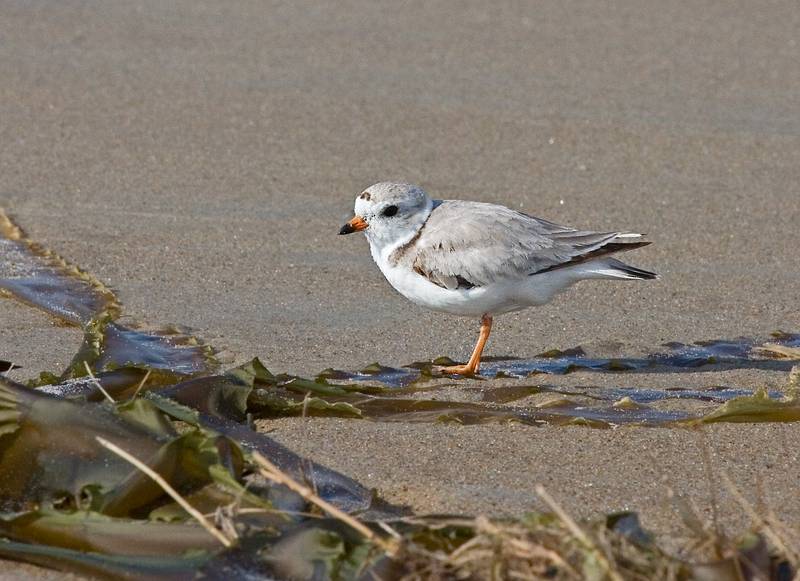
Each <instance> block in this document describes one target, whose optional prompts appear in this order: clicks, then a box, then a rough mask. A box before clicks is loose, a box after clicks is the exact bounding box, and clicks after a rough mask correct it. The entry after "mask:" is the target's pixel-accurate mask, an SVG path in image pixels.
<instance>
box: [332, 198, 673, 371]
mask: <svg viewBox="0 0 800 581" xmlns="http://www.w3.org/2000/svg"><path fill="white" fill-rule="evenodd" d="M354 214H355V215H354V216H353V218H352V219H351V220H350V221H348V222H347V223H346V224H344V226H342V227H341V229H340V230H339V234H340V235H345V234H352V233H354V232H364V234H365V235H366V238H367V241H368V242H369V248H370V252H371V254H372V258H373V260H374V261H375V263H376V264H377V265H378V268H379V269H380V271H381V272H382V273H383V275H384V276H385V277H386V280H387V281H388V282H389V284H390V285H391V286H392V287H394V289H395V290H397V291H398V292H399V293H400V294H401V295H403V296H404V297H406V298H407V299H409V300H410V301H412V302H413V303H415V304H417V305H420V306H422V307H426V308H428V309H431V310H434V311H439V312H444V313H450V314H453V315H459V316H465V317H474V318H479V319H480V332H479V334H478V340H477V343H476V344H475V348H474V349H473V351H472V355H471V356H470V358H469V361H468V362H467V363H466V364H460V365H452V366H447V367H443V368H442V369H441V372H442V373H444V374H448V375H457V376H475V375H476V374H478V372H479V369H480V363H481V355H482V354H483V350H484V347H485V346H486V342H487V340H488V339H489V334H490V333H491V330H492V321H493V318H494V317H496V316H497V315H502V314H505V313H510V312H514V311H519V310H522V309H525V308H528V307H534V306H540V305H544V304H546V303H548V302H550V301H551V300H552V299H553V297H554V296H555V295H557V294H558V293H559V292H561V291H563V290H565V289H567V288H568V287H570V286H572V285H573V284H575V283H577V282H579V281H582V280H587V279H601V280H607V279H610V280H651V279H655V278H658V275H657V274H656V273H654V272H650V271H647V270H643V269H641V268H637V267H635V266H630V265H628V264H625V263H624V262H621V261H620V260H617V259H616V258H613V257H612V255H614V254H616V253H619V252H623V251H627V250H633V249H636V248H641V247H643V246H647V245H648V244H650V243H651V242H650V241H647V240H643V239H642V238H643V235H642V234H637V233H633V232H592V231H588V230H577V229H574V228H570V227H568V226H562V225H559V224H556V223H554V222H549V221H547V220H543V219H542V218H537V217H535V216H531V215H528V214H525V213H523V212H519V211H517V210H513V209H511V208H508V207H506V206H502V205H498V204H490V203H486V202H477V201H467V200H436V199H433V198H431V197H430V196H429V195H428V194H427V193H426V192H425V191H424V190H423V189H422V188H421V187H419V186H417V185H413V184H408V183H399V182H380V183H377V184H374V185H372V186H370V187H368V188H367V189H365V190H364V191H363V192H361V193H360V194H358V195H357V196H356V200H355V205H354Z"/></svg>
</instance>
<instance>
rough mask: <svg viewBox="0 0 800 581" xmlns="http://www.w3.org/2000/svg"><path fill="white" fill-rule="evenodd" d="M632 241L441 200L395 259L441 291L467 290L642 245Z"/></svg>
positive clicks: (501, 210) (487, 207) (500, 208)
mask: <svg viewBox="0 0 800 581" xmlns="http://www.w3.org/2000/svg"><path fill="white" fill-rule="evenodd" d="M637 237H638V235H633V234H628V235H626V234H620V233H619V232H588V231H582V230H575V229H572V228H568V227H566V226H560V225H558V224H554V223H552V222H548V221H546V220H542V219H540V218H535V217H533V216H528V215H527V214H523V213H521V212H517V211H515V210H511V209H510V208H506V207H505V206H498V205H495V204H486V203H482V202H468V201H461V200H446V201H443V202H441V203H439V205H438V206H436V207H435V208H434V210H433V212H431V215H430V217H429V218H428V221H427V222H426V223H425V226H424V227H423V228H422V230H421V231H420V234H419V235H418V236H417V238H416V239H415V240H413V241H412V242H410V243H409V244H408V245H407V247H404V248H401V249H399V250H398V251H396V252H397V253H398V255H397V256H396V257H395V259H396V260H397V261H398V262H399V261H403V262H405V263H406V264H407V265H409V266H411V268H413V269H414V270H415V271H416V272H417V273H418V274H420V275H422V276H424V277H426V278H427V279H428V280H430V281H431V282H433V283H434V284H436V285H439V286H441V287H444V288H448V289H453V288H471V287H477V286H484V285H487V284H491V283H493V282H497V281H499V280H503V279H518V278H522V277H525V276H529V275H531V274H536V273H538V272H541V271H546V270H552V269H554V268H558V267H560V266H563V265H567V264H571V263H574V262H578V261H581V260H582V259H589V258H593V257H595V256H599V255H602V254H609V253H611V252H617V251H619V250H622V249H626V248H622V247H623V246H625V247H630V248H633V247H638V246H640V245H643V244H646V243H645V242H638V243H637V242H636V238H637ZM626 241H627V243H626ZM603 247H607V249H608V252H603V251H602V249H603Z"/></svg>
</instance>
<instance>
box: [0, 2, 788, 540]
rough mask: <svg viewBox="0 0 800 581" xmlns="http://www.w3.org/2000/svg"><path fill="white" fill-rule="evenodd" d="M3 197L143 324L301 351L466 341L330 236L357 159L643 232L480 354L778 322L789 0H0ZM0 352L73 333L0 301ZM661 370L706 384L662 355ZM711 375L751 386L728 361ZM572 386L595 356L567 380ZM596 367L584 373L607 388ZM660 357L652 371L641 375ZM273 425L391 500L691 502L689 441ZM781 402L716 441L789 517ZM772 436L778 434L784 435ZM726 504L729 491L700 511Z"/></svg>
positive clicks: (484, 507)
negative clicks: (551, 496) (619, 277)
mask: <svg viewBox="0 0 800 581" xmlns="http://www.w3.org/2000/svg"><path fill="white" fill-rule="evenodd" d="M2 12H3V15H2V18H0V39H1V40H0V78H2V79H3V82H2V83H1V84H0V143H2V147H0V205H3V206H5V207H6V208H8V209H9V210H10V212H12V213H13V214H14V215H15V216H16V218H17V220H18V221H19V222H20V224H22V225H23V227H24V228H26V230H27V231H28V232H29V234H30V235H31V236H32V237H33V238H34V239H36V240H38V241H40V242H43V243H44V244H46V245H48V246H50V247H51V248H53V249H56V250H57V251H58V252H60V253H61V254H63V255H64V256H67V257H69V258H70V259H72V260H73V261H75V262H76V263H78V264H80V265H82V266H83V267H84V268H86V269H87V270H89V271H91V272H92V273H94V274H96V275H97V276H98V277H99V278H100V279H102V280H103V281H105V282H107V283H108V284H110V285H111V286H113V287H114V288H116V289H117V290H118V292H119V296H120V298H121V299H122V301H123V302H124V304H125V306H126V312H127V313H128V314H129V315H131V316H133V317H134V318H136V319H138V320H141V321H144V322H146V323H151V324H160V323H170V322H172V323H180V324H185V325H189V326H191V327H194V328H195V329H197V332H198V333H199V334H201V335H202V336H205V337H209V338H213V341H214V342H215V344H217V345H220V346H225V347H227V348H228V349H229V350H230V351H232V352H233V353H235V354H236V356H237V358H238V359H239V360H243V359H245V358H248V357H251V356H254V355H259V356H261V357H262V358H263V359H264V360H265V361H266V362H267V364H268V365H269V366H270V368H272V369H273V370H276V371H289V372H294V373H302V374H310V373H313V372H315V371H318V370H320V369H322V368H325V367H329V366H333V367H339V368H357V367H360V366H362V365H364V364H367V363H370V362H372V361H380V362H382V363H385V364H390V365H401V364H404V363H407V362H410V361H414V360H419V359H425V358H430V357H433V356H437V355H441V354H448V355H451V356H453V357H456V358H459V357H464V356H465V355H467V354H468V352H469V349H470V348H471V345H472V342H473V340H474V336H475V333H476V331H477V328H476V327H477V324H476V323H475V322H474V321H469V320H460V319H456V318H452V317H448V316H444V315H439V314H432V313H429V312H427V311H424V310H421V309H419V308H416V307H414V306H411V305H410V304H409V303H407V302H406V301H405V300H404V299H403V298H402V297H399V296H398V295H396V294H395V293H394V292H393V291H392V290H391V289H390V287H389V286H388V284H386V282H385V281H384V280H383V279H382V277H381V275H380V273H379V272H378V270H377V268H376V267H375V266H374V265H373V264H372V261H371V259H370V257H369V253H368V251H367V245H366V242H365V241H364V240H363V239H359V238H357V237H356V236H352V237H348V238H339V237H337V236H336V231H337V229H338V226H339V225H340V224H341V222H342V221H343V220H344V219H346V218H347V217H348V216H349V214H350V209H351V207H352V200H353V197H354V196H355V195H356V194H357V193H358V192H359V191H361V189H362V188H364V187H365V186H367V185H369V184H371V183H373V182H375V181H379V180H383V179H388V178H392V179H405V180H409V181H413V182H418V183H421V184H422V185H423V186H425V187H426V188H427V189H428V190H429V191H430V192H431V193H432V194H434V195H436V196H439V197H464V198H470V199H480V200H485V201H493V202H501V203H505V204H508V205H511V206H513V207H518V208H520V209H522V210H524V211H527V212H531V213H535V214H537V215H541V216H543V217H546V218H549V219H551V220H555V221H558V222H564V223H568V224H571V225H574V226H579V227H587V228H596V229H602V228H627V229H634V230H639V231H645V232H648V233H649V234H650V236H651V237H652V239H653V240H655V244H654V245H652V246H650V247H648V248H646V249H643V250H641V251H637V252H636V253H635V254H631V255H630V256H629V257H628V258H629V259H630V261H631V262H632V263H634V264H637V265H640V266H642V267H645V268H650V269H654V270H656V271H658V272H660V273H661V274H662V275H663V279H662V280H660V281H656V282H653V283H642V284H619V283H618V284H599V283H595V284H588V283H587V284H584V285H583V286H580V287H579V288H576V289H574V290H573V291H571V292H569V293H568V294H566V295H564V296H563V297H561V298H560V299H558V300H557V301H555V302H554V303H553V304H552V305H551V306H548V307H545V308H541V309H535V310H533V309H531V310H528V311H524V312H522V313H520V314H517V315H509V316H505V317H501V318H499V319H498V320H497V321H496V325H495V332H494V334H493V336H492V339H491V342H490V344H489V346H488V354H490V355H516V356H522V357H530V356H532V355H534V354H536V353H539V352H541V351H543V350H545V349H549V348H554V347H560V348H566V347H571V346H574V345H579V344H582V343H603V342H615V343H620V344H622V346H623V348H624V349H628V350H630V352H632V353H635V352H641V351H646V350H648V349H653V348H655V347H657V346H658V345H659V344H661V343H663V342H665V341H682V342H690V341H693V340H700V339H714V338H722V337H736V336H740V335H747V336H753V335H757V336H762V337H763V336H766V334H768V333H769V332H771V331H773V330H775V329H784V330H798V329H800V310H798V291H800V280H799V279H798V277H799V276H800V275H799V273H800V253H798V244H797V232H798V224H800V192H799V191H798V189H799V188H800V185H798V184H800V91H799V90H798V87H800V35H798V30H800V11H799V10H798V9H797V5H796V2H794V1H792V0H785V1H777V2H770V3H768V4H767V3H745V4H741V5H738V6H735V7H734V6H732V5H728V4H726V3H718V2H707V1H701V2H691V3H690V2H684V3H677V2H667V3H663V2H660V3H656V2H636V1H628V2H612V3H597V2H572V1H571V2H563V1H560V0H559V1H553V2H544V3H536V4H535V5H534V4H531V5H527V6H525V5H522V4H520V3H513V4H512V3H509V4H507V5H502V6H497V5H495V4H494V3H485V2H470V3H466V2H465V3H450V4H447V3H424V2H418V3H417V2H403V3H400V2H384V3H376V2H346V3H327V4H324V5H321V3H313V2H308V3H304V2H291V3H285V4H274V3H262V2H252V1H251V2H247V1H243V2H222V1H218V2H214V1H211V0H199V1H198V0H192V1H178V2H169V3H165V2H157V1H153V0H145V1H137V2H121V1H120V2H91V1H77V2H22V1H11V2H6V3H4V5H3V8H2ZM0 320H2V321H3V325H2V329H1V330H0V357H3V358H11V359H13V360H14V361H15V362H17V363H19V364H21V365H23V366H24V367H25V370H24V371H23V372H17V376H25V375H26V374H28V375H33V374H35V373H37V372H38V371H41V370H43V369H54V368H55V369H57V368H59V366H63V365H64V364H65V363H66V362H67V361H68V359H69V357H70V355H71V354H72V353H73V352H74V349H75V348H76V347H77V345H78V343H79V341H80V337H79V336H78V334H76V333H75V331H74V330H69V329H65V328H59V327H54V326H53V325H52V324H51V323H50V322H49V320H47V319H46V318H44V317H42V316H41V315H40V314H38V313H36V312H34V311H33V310H30V309H27V308H26V307H23V306H20V305H18V304H16V303H13V302H11V301H0ZM669 380H670V381H674V383H675V385H676V386H680V387H695V386H703V385H709V383H708V382H709V381H710V379H709V376H707V375H704V374H693V373H688V374H676V375H674V376H671V377H670V378H669ZM722 380H723V381H724V384H726V385H731V386H740V387H755V386H757V385H760V384H761V383H762V382H764V381H768V382H770V384H772V385H775V384H779V383H780V381H779V380H778V379H777V378H775V377H774V376H773V375H771V374H770V373H768V372H763V373H759V372H756V371H754V370H741V371H737V370H732V371H729V372H727V373H726V374H724V376H723V377H722ZM586 381H587V382H592V381H597V379H596V377H588V378H586ZM604 381H608V380H604ZM661 381H664V380H661ZM274 427H276V428H277V430H276V432H275V435H276V437H278V438H280V439H281V440H282V441H283V442H285V443H286V444H288V445H289V446H291V447H293V448H294V449H296V450H297V451H299V452H302V453H305V454H308V455H309V456H311V457H313V458H315V459H321V460H324V461H326V462H328V463H330V464H331V465H332V466H334V467H336V468H339V469H342V470H343V471H345V472H346V473H348V474H349V475H351V476H353V477H355V478H357V479H359V480H361V481H363V482H365V483H366V484H369V485H373V486H376V487H377V488H378V491H379V492H380V493H381V494H383V495H385V496H387V497H388V498H390V499H391V500H392V501H395V502H401V503H406V504H408V505H410V506H412V507H414V508H415V509H416V510H419V511H429V510H433V511H447V512H462V513H463V512H470V513H474V512H483V511H490V512H492V513H498V512H510V513H516V512H518V511H520V510H524V509H526V508H531V507H534V506H536V504H535V501H534V499H533V497H532V489H533V485H534V484H535V483H537V482H541V483H543V484H545V485H546V486H547V487H548V488H550V489H551V490H552V491H553V492H554V493H555V494H556V496H558V497H559V498H560V499H561V500H562V501H563V502H564V504H565V506H567V507H568V509H570V510H572V511H574V512H576V513H577V514H580V515H591V514H597V513H602V512H606V511H609V510H617V509H620V508H627V509H633V510H637V511H640V512H641V513H643V515H644V520H645V524H646V525H647V526H650V527H651V528H654V529H656V530H658V531H660V532H662V533H670V534H672V533H674V531H675V524H674V519H672V518H671V517H670V514H669V512H664V511H665V510H666V509H664V508H663V502H662V501H663V499H664V497H665V485H664V478H668V479H669V480H670V482H672V486H673V487H674V488H676V489H678V490H681V491H683V492H685V493H687V494H689V495H692V496H696V497H697V499H698V502H699V503H700V504H701V505H702V506H708V503H707V501H708V494H707V491H708V482H707V479H706V478H705V476H704V471H703V467H702V463H701V462H700V457H701V454H700V449H699V448H698V444H697V436H696V435H695V434H692V433H688V432H683V431H675V430H661V429H624V430H618V431H592V430H589V429H581V428H557V427H549V428H530V427H522V426H484V427H453V426H439V425H425V426H421V425H402V424H393V425H389V424H376V423H367V422H355V421H338V420H327V421H326V420H314V421H302V420H282V421H280V422H276V423H275V426H274ZM796 436H797V429H796V427H795V426H780V425H739V426H721V427H717V428H715V429H714V430H712V431H711V434H710V436H709V439H710V442H711V445H712V447H713V448H714V450H715V451H714V456H713V458H714V463H715V464H716V465H717V468H719V469H724V470H727V471H728V472H730V473H731V475H732V476H733V477H734V478H735V479H737V480H738V481H739V482H740V483H741V484H742V486H743V487H745V488H747V489H748V491H749V492H750V493H753V494H754V490H753V488H752V487H753V483H754V482H755V481H756V480H757V479H758V478H763V479H764V480H765V482H767V483H768V490H769V498H770V500H774V501H775V503H776V507H777V508H779V509H780V510H781V511H782V512H783V513H784V514H785V515H787V517H790V518H791V519H793V520H794V521H795V522H797V520H798V516H800V514H799V511H800V495H797V494H796V482H797V477H798V467H799V466H798V460H797V457H796V455H795V454H794V452H793V450H794V447H792V446H791V443H792V442H793V441H794V440H795V439H796ZM783 442H788V444H787V445H786V446H784V445H783ZM722 510H723V512H724V513H725V516H726V518H729V517H730V518H732V513H733V512H737V511H736V510H734V507H733V505H732V504H730V503H723V506H722Z"/></svg>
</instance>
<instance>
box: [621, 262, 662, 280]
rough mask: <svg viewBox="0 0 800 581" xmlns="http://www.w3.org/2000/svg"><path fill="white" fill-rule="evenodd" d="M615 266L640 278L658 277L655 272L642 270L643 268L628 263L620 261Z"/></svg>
mask: <svg viewBox="0 0 800 581" xmlns="http://www.w3.org/2000/svg"><path fill="white" fill-rule="evenodd" d="M615 267H616V269H617V270H620V271H622V272H624V273H625V274H628V275H630V276H632V277H634V278H638V279H641V280H656V279H658V278H659V276H658V274H656V273H655V272H650V271H649V270H644V269H643V268H636V267H635V266H631V265H630V264H624V263H622V264H621V265H616V266H615Z"/></svg>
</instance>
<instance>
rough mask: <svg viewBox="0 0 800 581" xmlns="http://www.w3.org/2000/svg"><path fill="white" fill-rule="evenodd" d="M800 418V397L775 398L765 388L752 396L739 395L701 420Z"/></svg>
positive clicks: (745, 420) (783, 419) (787, 420)
mask: <svg viewBox="0 0 800 581" xmlns="http://www.w3.org/2000/svg"><path fill="white" fill-rule="evenodd" d="M798 420H800V398H798V397H797V395H796V394H795V395H790V396H788V397H785V398H782V399H774V398H771V397H770V396H769V394H768V393H767V391H766V390H765V389H759V390H757V391H756V392H755V393H754V394H753V395H751V396H743V397H737V398H735V399H732V400H730V401H727V402H725V403H724V404H722V405H721V406H720V407H718V408H717V409H715V410H714V411H712V412H711V413H709V414H707V415H705V416H704V417H702V418H701V419H700V420H698V421H700V422H702V423H713V422H796V421H798Z"/></svg>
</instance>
